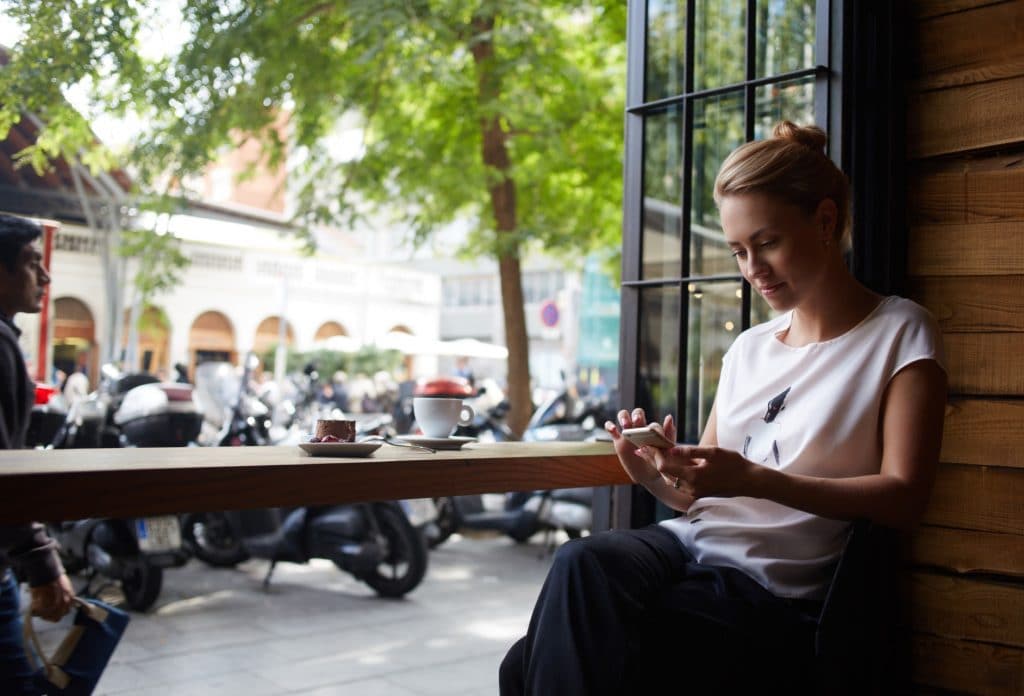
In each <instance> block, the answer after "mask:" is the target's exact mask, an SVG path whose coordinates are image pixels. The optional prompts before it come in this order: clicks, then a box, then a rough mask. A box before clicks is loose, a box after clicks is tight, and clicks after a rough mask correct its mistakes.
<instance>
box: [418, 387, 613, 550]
mask: <svg viewBox="0 0 1024 696" xmlns="http://www.w3.org/2000/svg"><path fill="white" fill-rule="evenodd" d="M453 395H454V394H453ZM611 404H612V401H611V399H609V398H592V397H586V396H584V397H581V396H579V395H578V394H577V393H576V391H575V390H573V389H570V388H569V387H568V386H566V387H565V388H563V389H562V390H560V391H558V392H556V393H554V394H553V395H551V396H550V397H549V398H547V399H545V400H544V401H543V402H541V403H540V405H539V406H538V407H537V408H536V409H535V410H534V413H533V415H532V417H531V418H530V421H529V423H528V425H527V429H526V431H525V433H524V434H523V439H524V440H529V441H552V440H563V441H565V440H568V441H585V440H595V439H605V438H607V437H608V436H607V433H606V432H605V431H604V429H603V427H602V425H603V423H604V422H605V421H606V420H608V419H609V418H614V413H613V406H612V405H611ZM504 406H505V408H506V409H507V403H506V404H504ZM505 429H506V430H507V426H505ZM509 435H510V437H508V438H506V439H513V437H511V433H509ZM492 499H493V497H492V496H480V495H468V496H454V497H441V498H435V499H434V502H435V504H436V505H437V509H438V522H437V525H438V528H439V530H440V534H439V536H438V537H437V539H436V540H432V542H433V545H434V546H436V545H437V544H440V543H442V542H444V541H445V540H446V539H447V538H448V537H449V536H451V535H452V534H453V533H455V532H456V531H458V530H459V529H476V530H494V531H498V532H501V533H503V534H506V535H508V536H509V537H511V538H512V539H514V540H515V541H517V542H520V543H523V542H525V541H527V540H528V539H529V538H530V537H532V536H533V535H534V534H536V533H538V532H541V531H543V532H546V533H547V534H549V535H550V534H551V533H552V532H554V531H557V530H562V531H564V532H565V533H566V534H567V535H568V536H569V537H570V538H575V537H578V536H580V535H581V534H583V533H584V532H585V531H587V530H589V529H590V527H591V523H592V505H593V489H592V488H567V489H558V490H549V491H525V492H514V493H506V494H504V496H503V497H502V498H500V504H499V505H498V506H488V505H487V502H488V501H489V500H492Z"/></svg>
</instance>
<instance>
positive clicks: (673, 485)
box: [672, 476, 679, 491]
mask: <svg viewBox="0 0 1024 696" xmlns="http://www.w3.org/2000/svg"><path fill="white" fill-rule="evenodd" d="M672 487H673V488H675V489H676V490H677V491H678V490H679V477H678V476H676V480H675V483H673V484H672Z"/></svg>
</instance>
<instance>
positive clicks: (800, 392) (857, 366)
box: [662, 297, 943, 599]
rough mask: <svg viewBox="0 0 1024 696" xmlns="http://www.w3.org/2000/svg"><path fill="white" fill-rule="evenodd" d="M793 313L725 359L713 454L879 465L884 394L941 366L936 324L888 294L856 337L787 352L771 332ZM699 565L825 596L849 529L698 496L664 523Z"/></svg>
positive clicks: (774, 507) (804, 515)
mask: <svg viewBox="0 0 1024 696" xmlns="http://www.w3.org/2000/svg"><path fill="white" fill-rule="evenodd" d="M791 319H792V312H788V313H786V314H784V315H782V316H779V317H777V318H775V319H773V320H771V321H768V322H765V323H764V324H760V325H758V326H754V327H752V328H750V329H749V330H747V331H744V332H743V333H742V334H741V335H740V336H739V337H737V339H736V341H735V342H734V343H733V345H732V347H731V348H730V349H729V351H728V352H727V353H726V354H725V358H724V359H723V364H722V374H721V378H720V380H719V384H718V393H717V396H716V406H715V409H716V414H717V423H718V432H717V435H718V445H719V447H723V448H726V449H732V450H736V451H737V452H740V453H742V454H743V455H744V456H745V457H746V458H747V459H749V460H751V461H753V462H755V463H758V464H761V465H763V466H770V467H774V468H777V469H781V470H783V471H787V472H790V473H794V474H805V475H809V476H820V477H827V478H847V477H851V476H861V475H865V474H873V473H878V471H879V470H880V468H881V454H882V443H881V432H880V429H879V423H880V421H879V414H880V407H881V402H882V394H883V392H884V391H885V388H886V385H888V383H889V380H891V379H892V378H893V377H894V376H895V375H896V373H897V372H899V371H900V370H902V369H903V368H904V367H906V366H907V365H909V364H911V363H913V362H917V361H919V360H935V361H936V362H938V363H939V365H940V366H941V365H943V353H942V340H941V335H940V332H939V329H938V326H937V325H936V323H935V320H934V319H933V318H932V316H931V315H930V314H929V313H928V312H927V310H925V309H924V308H922V307H921V306H919V305H917V304H915V303H913V302H911V301H910V300H906V299H903V298H900V297H887V298H885V299H884V300H882V302H881V303H880V304H879V305H878V307H876V308H875V310H874V311H872V312H871V313H870V314H869V315H868V316H867V317H865V318H864V320H863V321H861V323H859V324H858V325H857V326H855V327H854V328H852V329H850V330H849V331H847V332H846V333H845V334H843V335H841V336H838V337H837V338H834V339H832V340H829V341H823V342H821V343H811V344H808V345H806V346H801V347H799V348H794V347H792V346H788V345H786V344H785V343H783V342H782V341H781V340H779V338H778V337H777V334H778V333H779V332H781V331H784V330H786V329H787V328H788V327H789V324H790V321H791ZM662 524H663V525H665V526H666V527H667V528H668V529H670V530H671V531H672V532H674V533H675V534H676V535H677V536H678V537H679V538H680V540H681V541H682V543H683V545H684V546H685V547H686V548H687V549H688V550H689V551H690V552H691V553H692V554H693V555H694V556H695V557H696V559H697V560H698V561H700V562H701V563H704V564H708V565H717V566H728V567H732V568H737V569H739V570H742V571H743V572H745V573H747V574H748V575H750V576H751V577H753V578H754V579H755V580H757V581H758V582H759V583H761V584H762V585H763V586H764V587H766V588H767V589H768V590H770V591H771V592H773V593H774V594H776V595H778V596H780V597H799V598H805V599H821V598H823V597H824V596H825V592H826V590H827V587H828V583H829V581H830V579H831V572H832V568H833V563H834V562H835V561H836V559H837V558H838V557H839V554H840V553H841V552H842V549H843V543H844V541H845V539H846V532H847V530H848V528H849V524H850V523H849V522H848V521H845V520H833V519H827V518H824V517H819V516H817V515H812V514H811V513H809V512H803V511H801V510H796V509H794V508H790V507H786V506H785V505H780V504H779V503H776V502H773V501H771V500H766V499H763V498H748V497H734V498H700V499H699V500H697V501H696V502H694V504H693V505H692V506H691V507H690V509H689V510H688V511H687V513H686V514H684V515H682V516H681V517H678V518H675V519H672V520H666V521H665V522H662Z"/></svg>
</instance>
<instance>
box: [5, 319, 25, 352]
mask: <svg viewBox="0 0 1024 696" xmlns="http://www.w3.org/2000/svg"><path fill="white" fill-rule="evenodd" d="M11 349H14V350H18V351H20V350H21V349H20V348H19V347H18V334H16V333H15V332H14V329H12V328H11V327H10V325H9V324H8V323H7V322H6V321H0V351H2V352H9V351H10V350H11Z"/></svg>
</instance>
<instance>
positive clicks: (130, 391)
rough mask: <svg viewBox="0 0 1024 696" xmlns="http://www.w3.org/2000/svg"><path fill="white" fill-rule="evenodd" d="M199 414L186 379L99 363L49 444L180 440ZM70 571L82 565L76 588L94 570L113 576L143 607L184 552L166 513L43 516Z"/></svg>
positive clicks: (187, 439)
mask: <svg viewBox="0 0 1024 696" xmlns="http://www.w3.org/2000/svg"><path fill="white" fill-rule="evenodd" d="M201 421H202V414H201V412H200V410H199V407H198V405H197V404H196V402H195V401H194V400H193V394H192V387H191V386H190V385H187V384H177V383H161V382H159V381H158V380H157V379H156V377H154V376H152V375H148V374H130V375H122V374H120V373H119V372H118V371H117V370H116V369H115V368H113V367H112V366H109V365H108V366H105V367H104V370H103V379H102V381H101V383H100V388H99V389H98V390H97V391H96V392H94V393H92V394H90V395H89V397H88V398H86V399H84V400H82V401H79V402H76V403H74V404H72V405H71V407H70V408H69V409H68V411H67V414H66V416H65V419H64V422H63V424H62V425H61V426H60V428H59V429H58V430H57V433H56V434H55V435H54V438H53V441H52V443H51V445H50V446H51V447H54V448H58V449H62V448H92V447H175V446H187V445H189V444H192V443H193V442H194V441H195V438H196V436H197V435H198V434H199V427H200V424H201ZM50 528H51V533H52V535H53V536H54V537H55V538H56V539H57V541H58V543H59V544H60V547H61V552H60V553H61V557H62V560H63V562H64V566H65V568H66V569H67V570H68V571H69V572H79V571H86V572H87V573H88V579H87V581H86V585H85V587H83V588H82V589H81V590H79V594H83V595H88V594H90V592H91V589H92V584H93V582H94V581H95V580H96V579H97V578H109V579H111V580H114V581H116V582H118V583H119V584H120V586H121V590H122V592H123V593H124V596H125V602H126V604H127V605H128V607H129V608H131V609H134V610H136V611H145V610H147V609H149V608H150V607H151V606H152V605H153V604H154V602H156V600H157V598H158V597H159V595H160V590H161V587H162V585H163V569H164V568H171V567H177V566H180V565H183V564H184V563H185V562H186V561H187V560H188V558H189V554H188V552H187V551H186V550H185V548H184V547H183V546H182V540H181V530H180V527H179V524H178V519H177V518H176V517H173V516H162V517H147V518H135V519H84V520H76V521H66V522H59V523H52V524H50Z"/></svg>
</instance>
